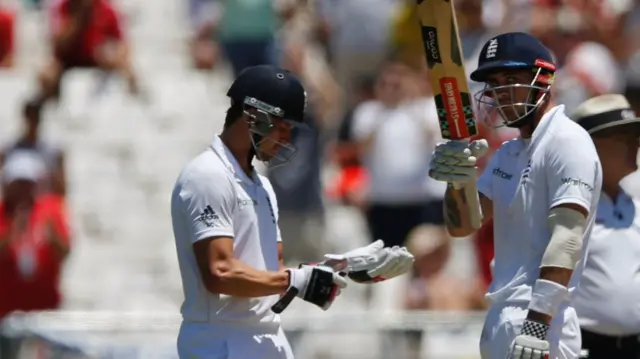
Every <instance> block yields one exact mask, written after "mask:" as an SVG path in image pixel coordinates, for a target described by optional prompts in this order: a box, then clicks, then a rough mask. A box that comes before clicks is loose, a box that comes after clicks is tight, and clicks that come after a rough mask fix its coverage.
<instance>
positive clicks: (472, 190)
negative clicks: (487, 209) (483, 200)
mask: <svg viewBox="0 0 640 359" xmlns="http://www.w3.org/2000/svg"><path fill="white" fill-rule="evenodd" d="M453 188H455V189H463V190H464V197H465V198H466V200H467V208H468V209H469V222H470V223H471V227H473V229H479V228H480V226H482V209H481V207H480V198H479V197H478V189H477V187H476V185H475V183H469V184H467V185H465V186H462V185H460V184H458V183H454V185H453Z"/></svg>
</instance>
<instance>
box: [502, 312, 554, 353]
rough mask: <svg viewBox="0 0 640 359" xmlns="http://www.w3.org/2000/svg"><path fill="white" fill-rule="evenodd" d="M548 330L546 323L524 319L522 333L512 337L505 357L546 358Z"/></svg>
mask: <svg viewBox="0 0 640 359" xmlns="http://www.w3.org/2000/svg"><path fill="white" fill-rule="evenodd" d="M548 330H549V326H548V325H546V324H542V323H537V322H534V321H530V320H528V319H525V321H524V325H523V326H522V333H521V334H520V335H518V336H517V337H516V338H515V339H514V341H513V345H512V346H511V351H510V353H509V356H508V358H507V359H548V358H549V342H548V341H547V340H546V336H547V331H548Z"/></svg>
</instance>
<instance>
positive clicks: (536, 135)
mask: <svg viewBox="0 0 640 359" xmlns="http://www.w3.org/2000/svg"><path fill="white" fill-rule="evenodd" d="M556 114H559V115H560V116H564V105H558V106H554V107H552V108H550V109H549V111H547V112H546V113H545V114H544V115H543V116H542V118H541V119H540V122H538V126H536V128H535V129H534V130H533V134H531V142H530V143H529V146H528V147H527V149H528V150H529V151H532V150H533V149H535V148H536V146H537V145H538V143H539V142H540V139H541V138H542V137H544V135H545V134H546V133H548V132H549V128H551V127H552V126H553V122H554V121H553V118H554V117H555V116H556ZM567 120H568V119H567Z"/></svg>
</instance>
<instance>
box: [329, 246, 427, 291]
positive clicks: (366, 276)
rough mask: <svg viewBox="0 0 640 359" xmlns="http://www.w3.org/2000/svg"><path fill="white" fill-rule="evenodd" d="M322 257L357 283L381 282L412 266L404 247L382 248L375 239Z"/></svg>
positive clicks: (408, 269)
mask: <svg viewBox="0 0 640 359" xmlns="http://www.w3.org/2000/svg"><path fill="white" fill-rule="evenodd" d="M324 258H325V259H326V260H327V263H331V265H332V266H333V268H334V269H336V270H339V271H344V272H346V273H347V274H348V276H349V278H351V279H352V280H354V281H356V282H359V283H373V282H381V281H384V280H387V279H391V278H393V277H397V276H399V275H402V274H404V273H407V272H408V271H410V270H411V268H412V267H413V262H414V258H413V255H412V254H411V253H409V251H407V249H406V248H405V247H398V246H394V247H387V248H384V242H383V241H382V240H380V239H379V240H377V241H375V242H373V243H371V244H370V245H368V246H365V247H360V248H357V249H354V250H352V251H349V252H347V253H344V254H326V255H325V256H324Z"/></svg>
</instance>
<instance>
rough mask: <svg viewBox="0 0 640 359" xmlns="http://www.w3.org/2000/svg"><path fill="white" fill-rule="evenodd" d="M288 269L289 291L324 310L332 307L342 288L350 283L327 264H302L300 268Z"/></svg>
mask: <svg viewBox="0 0 640 359" xmlns="http://www.w3.org/2000/svg"><path fill="white" fill-rule="evenodd" d="M287 271H288V272H289V288H288V289H287V292H293V293H295V294H296V295H297V296H298V297H299V298H302V299H303V300H305V301H307V302H309V303H313V304H315V305H317V306H318V307H320V308H322V309H323V310H327V309H329V307H331V304H333V301H334V300H335V299H336V297H337V296H338V295H340V289H344V288H346V287H347V284H348V283H347V280H346V279H344V278H342V276H340V274H339V273H336V272H334V271H333V269H332V268H331V267H328V266H325V265H317V266H313V265H306V264H301V265H300V267H299V268H290V269H287Z"/></svg>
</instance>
